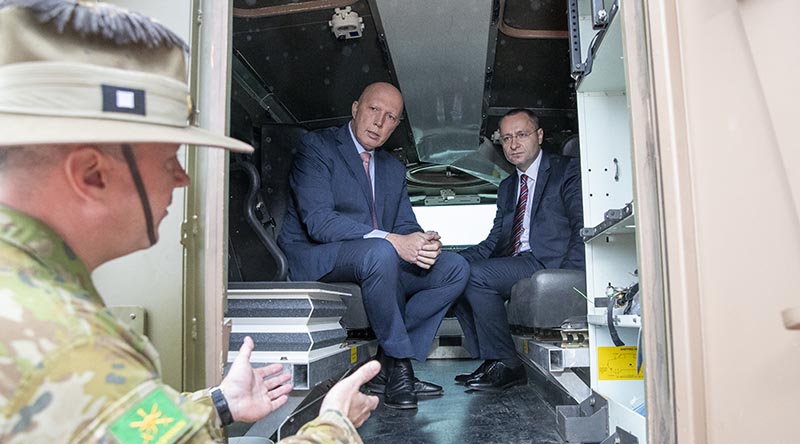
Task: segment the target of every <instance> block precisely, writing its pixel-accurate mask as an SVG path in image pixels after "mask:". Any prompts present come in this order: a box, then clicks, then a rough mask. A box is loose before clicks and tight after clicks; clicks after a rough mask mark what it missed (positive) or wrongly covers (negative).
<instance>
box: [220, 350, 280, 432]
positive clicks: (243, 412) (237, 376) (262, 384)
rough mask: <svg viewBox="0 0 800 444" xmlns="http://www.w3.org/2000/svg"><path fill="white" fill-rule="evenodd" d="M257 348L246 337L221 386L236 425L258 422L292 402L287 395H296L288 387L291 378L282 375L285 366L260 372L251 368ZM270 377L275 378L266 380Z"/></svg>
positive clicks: (259, 369) (261, 369)
mask: <svg viewBox="0 0 800 444" xmlns="http://www.w3.org/2000/svg"><path fill="white" fill-rule="evenodd" d="M253 347H254V345H253V340H252V339H251V338H250V336H247V337H245V338H244V343H243V344H242V346H241V348H239V354H238V355H237V356H236V360H234V361H233V365H231V369H230V371H229V372H228V375H227V376H225V379H223V380H222V382H221V383H220V384H219V387H220V389H222V394H223V395H225V399H226V400H227V401H228V408H229V409H230V411H231V415H233V419H234V421H242V422H255V421H258V420H259V419H261V418H263V417H265V416H267V415H269V414H270V413H272V412H274V411H275V410H277V409H279V408H280V407H281V406H283V405H284V404H286V401H288V400H289V398H288V397H287V396H286V395H287V394H288V393H289V392H290V391H292V386H291V385H289V384H287V382H289V379H291V375H290V374H289V373H281V371H282V370H283V366H282V365H280V364H272V365H268V366H265V367H259V368H253V367H252V366H251V365H250V353H252V352H253ZM273 375H274V376H273ZM269 376H272V377H271V378H269V379H266V378H268V377H269Z"/></svg>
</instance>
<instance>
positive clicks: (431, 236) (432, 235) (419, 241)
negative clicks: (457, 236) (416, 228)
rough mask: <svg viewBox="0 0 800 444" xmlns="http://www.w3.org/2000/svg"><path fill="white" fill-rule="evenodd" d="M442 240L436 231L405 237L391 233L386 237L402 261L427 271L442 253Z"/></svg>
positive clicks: (406, 235)
mask: <svg viewBox="0 0 800 444" xmlns="http://www.w3.org/2000/svg"><path fill="white" fill-rule="evenodd" d="M440 239H441V236H439V233H437V232H435V231H426V232H424V233H423V232H417V233H411V234H405V235H402V234H394V233H390V234H389V235H387V236H386V240H388V241H389V242H391V243H392V245H393V246H394V249H395V250H396V251H397V254H398V255H399V256H400V258H401V259H403V260H404V261H406V262H408V263H411V264H414V265H416V266H418V267H420V268H423V269H425V270H427V269H429V268H431V267H432V266H433V264H435V263H436V259H437V258H438V257H439V254H441V253H442V242H441V241H440Z"/></svg>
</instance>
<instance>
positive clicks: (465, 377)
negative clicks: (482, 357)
mask: <svg viewBox="0 0 800 444" xmlns="http://www.w3.org/2000/svg"><path fill="white" fill-rule="evenodd" d="M493 362H494V361H492V360H486V361H483V364H481V365H480V366H478V368H476V369H475V371H473V372H472V373H462V374H460V375H456V377H455V380H456V384H461V385H464V384H466V383H467V381H469V380H470V379H475V378H477V377H479V376H481V375H483V374H484V373H486V369H487V368H489V366H490V365H492V363H493Z"/></svg>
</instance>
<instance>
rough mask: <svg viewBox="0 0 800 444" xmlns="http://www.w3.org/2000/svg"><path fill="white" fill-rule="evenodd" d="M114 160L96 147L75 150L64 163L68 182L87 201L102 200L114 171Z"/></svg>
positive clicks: (82, 146)
mask: <svg viewBox="0 0 800 444" xmlns="http://www.w3.org/2000/svg"><path fill="white" fill-rule="evenodd" d="M112 160H113V159H112V158H111V156H109V155H108V154H106V153H104V152H102V151H101V150H100V149H99V148H97V147H96V146H94V145H80V146H77V147H75V148H73V149H72V150H71V151H70V152H69V153H68V154H67V155H66V158H65V161H64V169H65V173H66V176H67V181H68V183H69V185H70V186H71V187H72V189H73V191H74V192H75V193H76V194H77V195H78V196H80V197H81V198H82V199H85V200H97V199H99V198H101V197H102V194H103V193H105V191H106V190H107V188H108V181H109V179H110V177H111V174H112V173H113V170H114V165H113V162H112Z"/></svg>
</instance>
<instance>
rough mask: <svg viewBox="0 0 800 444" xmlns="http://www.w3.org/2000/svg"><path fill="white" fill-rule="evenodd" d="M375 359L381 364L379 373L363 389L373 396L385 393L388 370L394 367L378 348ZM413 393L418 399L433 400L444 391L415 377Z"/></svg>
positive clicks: (391, 360) (392, 361)
mask: <svg viewBox="0 0 800 444" xmlns="http://www.w3.org/2000/svg"><path fill="white" fill-rule="evenodd" d="M375 359H377V360H378V361H379V362H380V363H381V371H380V372H379V373H378V374H377V375H375V377H374V378H372V379H371V380H370V381H369V382H367V383H366V384H364V389H365V390H366V391H367V393H371V394H373V395H383V394H384V393H386V380H387V379H388V378H389V370H390V369H391V368H392V366H394V360H393V358H391V357H389V356H386V355H385V354H384V353H383V350H382V349H381V348H380V347H379V348H378V353H377V354H376V355H375ZM414 393H415V394H416V395H417V397H419V398H435V397H438V396H442V395H443V394H444V389H442V386H440V385H436V384H434V383H432V382H426V381H421V380H420V379H418V378H416V377H415V378H414Z"/></svg>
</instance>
